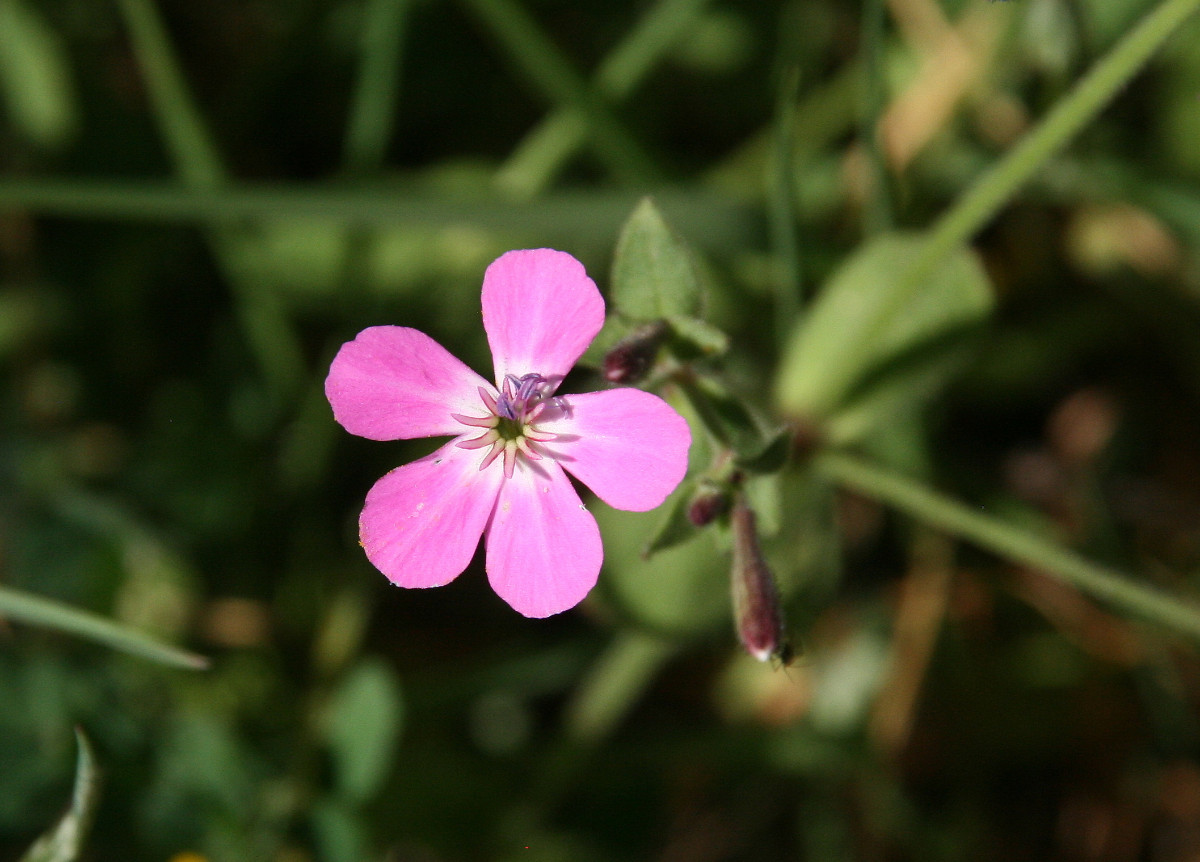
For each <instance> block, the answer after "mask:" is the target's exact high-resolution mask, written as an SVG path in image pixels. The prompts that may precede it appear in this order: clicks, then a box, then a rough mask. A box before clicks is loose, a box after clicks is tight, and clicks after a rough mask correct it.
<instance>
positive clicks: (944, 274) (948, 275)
mask: <svg viewBox="0 0 1200 862" xmlns="http://www.w3.org/2000/svg"><path fill="white" fill-rule="evenodd" d="M923 248H924V239H923V237H921V236H919V235H915V234H890V235H887V236H882V237H880V238H878V239H876V240H874V241H872V242H871V243H869V244H868V245H867V246H865V247H864V248H862V249H860V250H859V251H858V252H857V253H856V254H855V255H854V256H852V257H851V258H850V260H848V261H847V262H846V263H845V264H844V265H843V266H842V267H841V268H840V269H839V270H838V271H837V272H835V273H834V275H833V276H832V278H831V279H830V280H829V282H828V284H826V286H825V288H824V290H823V291H822V292H821V294H820V296H819V297H818V298H817V300H816V301H815V302H814V303H813V306H812V308H811V310H810V311H809V312H808V314H807V315H806V316H805V317H804V319H803V320H802V321H801V323H800V324H799V326H798V327H797V328H796V329H795V331H794V332H793V334H792V337H791V340H790V342H789V344H788V348H787V351H786V354H785V357H784V363H783V368H782V371H781V373H780V376H779V380H778V382H777V386H776V397H777V399H778V402H779V405H780V407H781V408H782V410H783V411H784V412H785V413H786V414H788V415H790V416H793V417H796V418H798V419H802V420H807V421H810V422H813V421H815V422H818V423H821V424H824V423H827V422H828V421H829V420H830V419H831V418H835V417H836V416H837V414H838V413H839V411H841V410H843V409H846V408H847V407H848V406H849V404H850V402H851V400H852V398H853V397H854V396H855V395H856V394H857V395H858V396H860V400H859V403H858V405H857V407H858V409H864V408H863V407H862V405H863V403H864V401H863V400H862V399H861V395H862V394H863V392H864V387H865V388H866V389H869V390H870V391H871V400H873V401H874V402H875V404H874V405H873V406H871V407H869V408H866V409H865V412H864V414H863V415H862V416H860V417H858V418H857V419H856V421H854V422H849V423H846V428H844V429H843V430H842V432H841V433H842V434H843V435H845V436H847V437H850V436H861V435H862V434H863V433H865V432H866V431H868V430H869V429H870V427H871V426H872V425H873V424H874V423H876V422H878V421H880V420H882V419H885V418H886V416H887V415H888V412H889V411H890V410H891V409H894V408H895V407H897V406H899V405H900V404H902V403H905V402H912V401H914V400H919V399H920V398H923V397H926V396H928V394H929V392H930V391H932V389H934V388H936V387H937V386H938V385H940V384H941V383H943V382H944V381H945V379H946V376H947V374H948V372H950V371H952V370H953V363H949V364H947V363H945V357H944V354H942V353H940V351H939V350H937V349H933V350H932V351H931V352H930V353H929V354H925V353H923V349H924V348H925V347H926V346H928V345H934V346H935V347H936V346H937V345H938V344H940V343H942V341H943V340H944V339H946V338H947V337H948V334H949V333H953V332H956V331H961V330H963V329H964V328H968V327H970V326H971V325H974V324H978V323H979V322H980V321H982V320H983V319H984V318H985V317H986V316H987V314H988V313H989V311H990V310H991V307H992V293H991V289H990V287H989V284H988V280H987V276H986V274H985V273H984V271H983V268H982V267H981V266H980V264H979V262H978V260H977V259H976V258H975V255H974V254H973V253H972V252H971V251H970V250H968V249H965V248H960V249H958V250H957V251H955V252H953V253H952V254H950V255H949V256H948V258H947V259H946V260H944V261H943V262H942V263H941V264H940V265H939V266H938V267H937V268H935V269H934V271H933V272H932V274H931V275H930V277H929V278H928V280H927V281H926V282H925V285H924V287H923V288H922V289H921V291H920V292H919V293H917V294H915V295H914V297H913V298H912V300H911V301H909V302H908V303H907V304H906V305H905V306H904V307H903V311H902V313H900V314H896V315H894V316H893V317H892V318H891V319H888V320H882V319H881V317H880V316H881V315H882V314H885V313H886V309H887V308H888V307H889V306H890V305H891V304H892V303H891V299H892V297H893V296H894V295H895V294H896V292H897V291H899V290H902V289H903V285H904V275H905V273H906V272H907V271H908V270H909V269H910V267H911V266H912V264H913V263H914V262H915V261H916V260H917V258H918V256H919V253H920V252H921V250H922V249H923ZM875 333H881V335H875ZM931 357H933V360H934V361H933V362H932V363H930V364H926V360H928V359H930V358H931ZM917 360H920V361H917ZM939 364H940V366H941V370H936V369H935V368H934V366H935V365H939ZM889 365H893V366H899V367H901V368H903V369H904V373H901V374H895V375H890V376H882V370H883V369H886V368H887V367H888V366H889ZM873 377H874V378H875V380H874V381H872V378H873ZM867 383H871V385H870V386H866V384H867ZM918 383H919V384H920V385H917V384H918ZM851 432H853V433H851Z"/></svg>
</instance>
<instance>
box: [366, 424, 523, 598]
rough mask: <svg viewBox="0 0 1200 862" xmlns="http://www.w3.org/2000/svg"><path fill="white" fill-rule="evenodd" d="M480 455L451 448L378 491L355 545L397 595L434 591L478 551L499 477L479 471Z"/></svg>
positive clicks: (400, 471) (382, 483) (370, 498)
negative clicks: (407, 591)
mask: <svg viewBox="0 0 1200 862" xmlns="http://www.w3.org/2000/svg"><path fill="white" fill-rule="evenodd" d="M479 461H480V453H479V452H476V451H470V450H467V449H460V448H459V447H458V446H456V445H455V444H454V442H450V443H447V444H446V445H445V446H442V447H441V448H440V449H438V450H437V451H436V452H433V453H432V454H430V455H427V456H425V457H424V458H421V459H420V460H418V461H413V462H412V463H411V464H405V465H404V466H403V467H397V468H396V469H395V470H393V471H392V472H390V473H388V474H387V475H386V476H384V477H383V478H382V479H380V480H379V481H378V482H376V483H375V485H374V487H372V488H371V491H370V493H368V494H367V502H366V505H365V506H364V507H363V510H362V516H361V517H360V518H359V522H358V529H359V539H360V541H361V542H362V546H363V550H365V551H366V552H367V559H369V560H370V561H371V562H372V563H373V564H374V565H375V568H377V569H379V571H381V572H383V573H384V574H385V575H387V577H388V580H390V581H391V582H392V583H394V584H397V585H398V586H401V587H438V586H441V585H442V584H448V583H450V581H452V580H454V579H455V578H456V577H458V576H459V575H460V574H462V571H463V569H465V568H466V567H467V564H468V563H470V562H471V557H472V556H473V555H474V553H475V548H476V546H478V545H479V537H480V536H481V535H483V529H484V527H485V526H487V522H488V518H489V517H490V516H491V514H492V508H493V507H494V505H495V503H496V495H497V493H498V492H499V490H500V483H501V481H502V479H503V477H504V474H503V472H502V471H500V470H494V469H493V470H480V469H479Z"/></svg>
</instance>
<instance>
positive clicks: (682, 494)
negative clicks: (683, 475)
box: [642, 479, 696, 559]
mask: <svg viewBox="0 0 1200 862" xmlns="http://www.w3.org/2000/svg"><path fill="white" fill-rule="evenodd" d="M695 490H696V483H695V481H693V480H691V479H688V480H685V481H684V482H683V483H682V484H680V486H679V487H678V488H676V489H675V491H674V492H673V493H672V494H671V496H670V497H668V498H667V502H666V504H665V505H664V506H663V507H662V509H663V512H664V517H663V518H662V520H660V521H659V523H658V528H657V529H656V530H655V531H654V533H653V534H652V535H651V537H650V540H649V541H648V542H647V543H646V547H645V549H644V550H643V551H642V557H643V558H645V559H649V558H650V557H652V556H654V555H655V554H657V553H658V552H659V551H665V550H666V549H667V548H673V547H675V546H676V545H678V544H680V543H682V542H686V541H687V540H688V539H690V538H692V537H693V536H695V535H696V527H695V525H694V524H692V522H691V520H690V519H689V518H688V509H689V508H690V507H691V505H692V497H693V496H694V494H695Z"/></svg>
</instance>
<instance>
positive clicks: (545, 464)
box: [325, 249, 691, 617]
mask: <svg viewBox="0 0 1200 862" xmlns="http://www.w3.org/2000/svg"><path fill="white" fill-rule="evenodd" d="M603 323H604V300H603V299H601V297H600V292H599V291H598V290H597V289H596V285H595V284H594V283H593V282H592V280H591V279H590V278H588V277H587V274H586V273H585V272H584V269H583V266H582V264H580V263H579V261H577V260H575V258H573V257H571V256H570V255H569V254H565V253H564V252H561V251H552V250H550V249H536V250H533V251H510V252H508V253H507V254H504V255H502V256H501V257H500V258H498V259H497V260H496V261H494V262H493V263H492V265H491V266H489V267H488V269H487V273H486V274H485V275H484V277H483V326H484V329H485V330H486V331H487V336H488V344H489V345H491V348H492V357H493V360H494V364H495V370H496V385H495V386H493V385H492V384H491V383H488V382H487V381H486V380H484V379H483V378H482V377H480V376H479V375H478V374H476V373H475V372H474V371H472V370H471V369H470V368H468V367H467V366H466V365H464V364H463V363H462V362H460V361H459V360H458V359H456V358H455V357H454V356H452V355H451V354H450V353H449V352H448V351H447V350H446V349H445V348H444V347H442V346H441V345H440V344H438V343H437V342H436V341H434V340H433V339H432V338H430V337H429V336H428V335H425V334H424V333H422V332H418V331H417V330H415V329H409V328H408V327H404V326H373V327H371V328H369V329H364V330H363V331H362V332H360V333H359V334H358V337H357V338H355V339H354V340H353V341H351V342H348V343H346V344H344V345H342V349H341V350H339V351H338V355H337V356H336V357H335V358H334V360H333V365H332V367H331V368H330V369H329V377H328V378H327V379H326V380H325V395H326V397H328V398H329V403H330V404H331V405H332V406H333V415H334V418H336V419H337V421H338V422H339V423H341V425H342V427H344V428H345V429H346V430H347V431H349V432H350V433H351V434H357V435H358V436H360V437H367V438H369V439H371V440H404V439H410V438H414V437H435V436H450V437H453V438H454V439H453V440H451V441H450V442H449V443H446V444H444V445H443V446H442V447H441V448H440V449H438V450H437V451H436V452H433V453H432V454H430V455H427V456H426V457H424V458H421V459H419V460H417V461H414V462H412V463H411V464H406V465H404V466H403V467H397V468H396V469H395V470H392V471H391V472H390V473H388V474H387V475H386V476H384V477H383V478H382V479H380V480H379V481H378V482H376V483H375V486H374V487H373V488H371V491H370V492H369V493H368V494H367V501H366V505H365V506H364V507H363V511H362V516H361V517H360V519H359V536H360V541H361V543H362V546H363V549H364V550H365V551H366V553H367V558H368V559H369V560H370V561H371V562H372V563H373V564H374V565H375V567H376V568H378V569H379V570H380V571H381V572H383V573H384V574H385V575H387V577H388V579H389V580H391V581H392V583H394V584H397V585H399V586H402V587H436V586H441V585H443V584H447V583H449V582H450V581H452V580H454V579H455V578H456V577H458V575H459V574H461V573H462V571H463V570H464V569H465V568H466V567H467V565H468V564H469V563H470V561H471V557H472V556H473V555H474V553H475V548H476V546H477V545H478V544H479V539H480V537H481V536H486V557H487V573H488V580H489V581H490V582H491V584H492V588H493V589H495V591H496V592H497V593H498V594H499V595H500V597H501V598H502V599H504V600H505V601H506V602H508V603H509V604H510V605H512V606H513V608H515V609H516V610H517V611H519V612H520V613H522V614H524V615H525V616H527V617H547V616H550V615H551V614H556V613H559V612H561V611H565V610H567V609H568V608H572V607H574V606H575V605H577V604H578V603H579V602H580V601H582V600H583V598H584V596H586V595H587V594H588V592H589V591H590V590H591V588H592V587H593V586H595V584H596V578H597V576H598V575H599V573H600V563H601V561H602V559H603V556H604V553H603V549H602V548H601V545H600V530H599V528H598V527H597V526H596V521H595V519H594V518H593V517H592V516H591V514H590V513H589V512H588V511H587V509H586V508H585V507H584V505H583V503H582V502H580V499H579V495H578V494H576V493H575V489H574V487H572V485H571V481H570V480H569V479H568V478H567V476H566V474H565V473H564V472H563V470H564V469H565V470H566V471H567V472H569V473H571V474H572V475H573V476H575V478H577V479H579V480H580V481H581V482H583V483H584V484H585V485H587V486H588V487H589V488H591V489H592V491H593V492H595V494H596V496H597V497H599V498H600V499H601V500H603V501H604V502H606V503H608V504H609V505H610V506H613V507H614V508H617V509H624V510H627V511H634V512H644V511H647V510H649V509H653V508H654V507H655V506H658V505H659V504H660V503H662V502H663V500H664V499H666V497H667V495H668V494H670V493H671V491H673V490H674V489H675V487H676V486H677V485H678V484H679V482H680V481H681V480H682V479H683V475H684V473H685V471H686V470H687V452H688V447H689V446H690V445H691V434H690V432H689V431H688V426H687V423H686V422H685V421H684V419H683V417H681V416H680V415H679V414H678V413H676V412H675V411H674V410H673V409H672V408H671V407H670V406H669V405H667V403H666V402H665V401H663V400H662V399H660V398H658V397H657V396H654V395H651V394H650V393H648V392H643V391H641V390H639V389H610V390H606V391H602V392H589V393H585V394H582V395H555V394H554V392H555V390H556V389H557V387H558V384H559V383H560V382H561V381H562V379H563V377H564V376H565V375H566V373H567V372H568V371H570V370H571V366H573V365H574V364H575V361H576V360H577V359H578V358H579V357H580V355H582V353H583V351H584V350H586V349H587V346H588V344H590V343H591V341H592V339H593V338H594V337H595V335H596V333H597V332H599V331H600V327H601V326H602V325H603Z"/></svg>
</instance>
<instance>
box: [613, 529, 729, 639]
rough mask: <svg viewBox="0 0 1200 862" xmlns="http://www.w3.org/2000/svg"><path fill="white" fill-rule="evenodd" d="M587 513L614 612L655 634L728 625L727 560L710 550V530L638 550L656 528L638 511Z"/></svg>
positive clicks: (678, 633) (701, 629)
mask: <svg viewBox="0 0 1200 862" xmlns="http://www.w3.org/2000/svg"><path fill="white" fill-rule="evenodd" d="M593 514H594V515H595V516H596V521H597V522H598V523H599V524H600V531H601V533H602V534H603V535H604V548H605V559H604V569H605V573H606V574H605V577H604V578H603V579H602V581H601V583H602V584H603V586H604V588H605V593H606V594H607V596H608V597H609V598H610V599H611V600H612V601H613V602H614V604H616V606H617V607H618V609H619V610H620V611H621V612H623V613H624V614H625V615H627V616H628V617H629V618H630V619H632V620H633V621H635V622H636V623H637V624H639V625H641V626H643V627H645V628H648V629H651V630H654V631H656V632H660V633H665V634H672V635H689V634H696V633H699V632H703V631H708V630H711V629H713V628H717V627H722V628H723V627H724V626H727V625H728V624H729V559H728V557H727V556H726V555H725V554H724V553H721V552H719V551H717V550H716V549H715V548H714V547H713V540H712V539H711V538H710V536H709V534H710V533H711V532H712V531H711V530H705V531H703V534H701V533H700V532H699V531H695V532H696V536H695V538H693V539H691V540H690V541H686V542H682V543H680V544H676V545H673V546H671V547H669V548H666V549H665V550H661V551H659V552H658V553H656V554H655V555H654V557H653V559H650V560H647V559H645V558H644V557H643V556H642V550H643V549H644V548H645V547H646V545H647V544H648V543H649V542H650V540H651V539H652V538H653V536H654V535H655V533H656V530H657V525H656V524H655V523H654V521H653V520H652V519H650V518H647V517H645V515H643V514H641V513H638V512H621V511H618V510H616V509H610V508H608V507H607V506H597V507H595V509H594V511H593Z"/></svg>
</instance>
